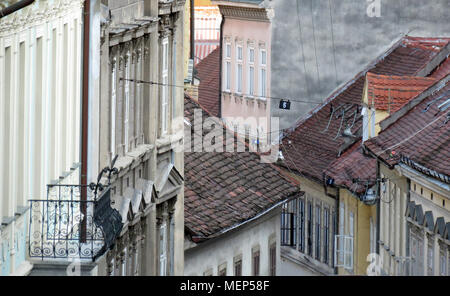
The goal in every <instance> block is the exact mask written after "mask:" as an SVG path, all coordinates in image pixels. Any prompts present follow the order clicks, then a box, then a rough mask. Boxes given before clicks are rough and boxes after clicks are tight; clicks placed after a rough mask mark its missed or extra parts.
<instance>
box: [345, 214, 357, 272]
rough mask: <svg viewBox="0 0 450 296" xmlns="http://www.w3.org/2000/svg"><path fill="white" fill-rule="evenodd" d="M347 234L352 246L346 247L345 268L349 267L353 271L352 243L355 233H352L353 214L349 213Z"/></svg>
mask: <svg viewBox="0 0 450 296" xmlns="http://www.w3.org/2000/svg"><path fill="white" fill-rule="evenodd" d="M349 234H350V237H351V238H352V246H351V247H350V246H347V249H346V258H345V261H346V263H345V264H346V266H351V269H353V241H354V237H355V233H354V215H353V212H350V214H349Z"/></svg>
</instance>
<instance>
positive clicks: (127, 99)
mask: <svg viewBox="0 0 450 296" xmlns="http://www.w3.org/2000/svg"><path fill="white" fill-rule="evenodd" d="M130 62H131V61H130V52H127V58H126V60H125V116H124V127H123V130H124V137H123V139H124V140H123V145H124V148H125V153H127V152H128V145H129V138H128V132H129V128H130V127H129V119H130V118H129V117H130V80H129V79H130Z"/></svg>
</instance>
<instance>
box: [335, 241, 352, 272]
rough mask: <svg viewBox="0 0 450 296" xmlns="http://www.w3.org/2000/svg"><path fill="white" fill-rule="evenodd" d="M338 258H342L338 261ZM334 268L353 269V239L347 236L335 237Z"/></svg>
mask: <svg viewBox="0 0 450 296" xmlns="http://www.w3.org/2000/svg"><path fill="white" fill-rule="evenodd" d="M339 258H343V260H340V259H339ZM334 266H335V267H343V268H345V269H348V270H352V269H353V237H351V236H349V235H339V234H337V235H335V240H334Z"/></svg>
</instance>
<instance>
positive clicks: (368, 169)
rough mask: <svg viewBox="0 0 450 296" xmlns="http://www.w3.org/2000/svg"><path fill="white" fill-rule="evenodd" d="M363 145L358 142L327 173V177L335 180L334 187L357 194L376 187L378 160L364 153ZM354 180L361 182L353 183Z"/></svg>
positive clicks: (333, 163)
mask: <svg viewBox="0 0 450 296" xmlns="http://www.w3.org/2000/svg"><path fill="white" fill-rule="evenodd" d="M361 143H362V142H361V141H358V142H356V143H355V144H353V146H352V147H351V148H349V149H348V150H347V151H346V152H345V153H344V154H342V155H341V157H339V158H338V159H336V160H335V161H333V162H332V163H331V165H330V166H329V168H328V169H327V170H326V171H325V174H326V176H328V177H331V178H333V179H334V185H336V186H340V187H343V188H347V189H349V190H350V191H352V192H354V193H356V194H362V193H364V192H365V191H366V190H367V189H368V188H369V187H372V186H373V185H374V183H375V182H374V179H375V176H376V172H377V160H376V159H375V158H373V157H371V156H369V155H365V154H364V153H363V151H362V145H361ZM353 179H359V180H360V182H353ZM364 181H368V183H365V182H364Z"/></svg>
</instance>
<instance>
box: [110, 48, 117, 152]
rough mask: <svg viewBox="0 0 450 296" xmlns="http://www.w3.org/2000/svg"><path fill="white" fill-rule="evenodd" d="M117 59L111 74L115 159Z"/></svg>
mask: <svg viewBox="0 0 450 296" xmlns="http://www.w3.org/2000/svg"><path fill="white" fill-rule="evenodd" d="M116 62H117V59H116V57H114V58H113V64H112V67H113V68H112V74H111V147H110V148H111V154H112V157H113V158H114V156H115V154H116V104H117V89H116V88H117V84H116V77H117V64H116Z"/></svg>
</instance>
